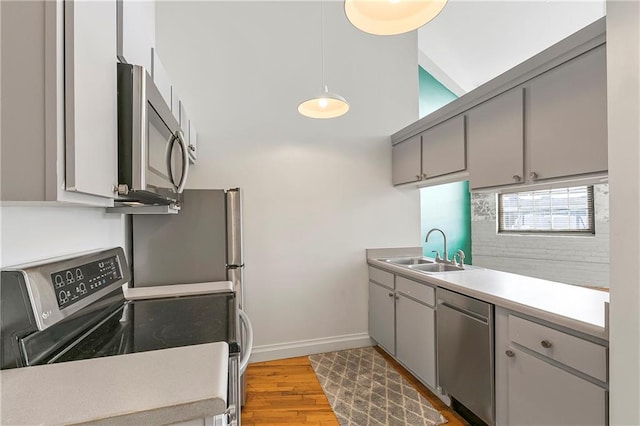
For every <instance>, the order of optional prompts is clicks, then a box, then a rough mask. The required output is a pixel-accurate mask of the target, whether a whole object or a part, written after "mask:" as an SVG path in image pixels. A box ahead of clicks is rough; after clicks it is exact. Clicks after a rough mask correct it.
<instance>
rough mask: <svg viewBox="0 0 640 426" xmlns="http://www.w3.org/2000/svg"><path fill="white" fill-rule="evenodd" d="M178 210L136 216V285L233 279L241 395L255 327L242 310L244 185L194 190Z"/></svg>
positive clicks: (242, 395) (133, 228) (186, 193)
mask: <svg viewBox="0 0 640 426" xmlns="http://www.w3.org/2000/svg"><path fill="white" fill-rule="evenodd" d="M181 204H182V208H181V210H180V212H179V213H178V214H169V215H132V226H131V237H132V238H131V244H132V247H131V253H132V259H131V261H132V272H133V280H132V287H134V288H137V287H151V286H163V285H175V284H196V283H206V282H215V281H231V282H232V283H233V288H234V291H235V292H236V300H237V301H238V305H239V306H238V308H239V311H238V313H239V318H238V333H239V336H240V347H241V350H242V356H241V359H242V361H241V364H240V375H241V380H240V388H241V390H240V398H241V405H244V401H245V397H246V385H245V381H244V370H245V369H246V366H247V363H248V360H249V357H250V355H251V348H252V346H253V331H252V327H251V321H250V320H249V318H248V317H247V316H246V314H244V312H243V311H242V309H243V297H242V290H243V279H242V272H243V268H244V262H243V260H242V197H241V191H240V189H239V188H234V189H229V190H212V189H189V190H185V191H184V192H183V193H182V200H181Z"/></svg>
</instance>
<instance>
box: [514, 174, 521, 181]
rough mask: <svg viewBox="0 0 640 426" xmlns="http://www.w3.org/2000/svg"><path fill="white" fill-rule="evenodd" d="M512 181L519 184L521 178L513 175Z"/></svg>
mask: <svg viewBox="0 0 640 426" xmlns="http://www.w3.org/2000/svg"><path fill="white" fill-rule="evenodd" d="M513 180H515V181H516V182H520V181H521V180H522V178H521V177H520V176H518V175H513Z"/></svg>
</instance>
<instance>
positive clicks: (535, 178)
mask: <svg viewBox="0 0 640 426" xmlns="http://www.w3.org/2000/svg"><path fill="white" fill-rule="evenodd" d="M529 177H530V178H531V180H537V179H538V174H537V173H536V172H531V173H529Z"/></svg>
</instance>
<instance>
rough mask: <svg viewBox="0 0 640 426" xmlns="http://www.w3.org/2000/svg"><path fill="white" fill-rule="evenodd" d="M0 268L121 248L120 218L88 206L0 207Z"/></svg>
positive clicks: (122, 229) (122, 239)
mask: <svg viewBox="0 0 640 426" xmlns="http://www.w3.org/2000/svg"><path fill="white" fill-rule="evenodd" d="M0 232H1V233H0V266H10V265H16V264H19V263H25V262H30V261H33V260H40V259H46V258H49V257H55V256H61V255H66V254H71V253H78V252H82V251H88V250H96V249H100V248H107V247H114V246H121V247H124V216H122V215H114V214H107V213H105V209H104V208H90V207H22V206H21V207H13V206H12V207H7V206H2V207H0Z"/></svg>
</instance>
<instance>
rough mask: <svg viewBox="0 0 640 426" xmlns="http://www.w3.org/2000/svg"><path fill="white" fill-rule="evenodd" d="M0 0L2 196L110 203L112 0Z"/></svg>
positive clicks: (113, 169) (113, 173)
mask: <svg viewBox="0 0 640 426" xmlns="http://www.w3.org/2000/svg"><path fill="white" fill-rule="evenodd" d="M0 7H1V8H2V12H1V16H2V37H1V38H0V39H1V43H2V48H1V52H2V77H3V78H2V167H1V169H2V179H1V181H2V191H1V193H2V201H12V202H13V201H16V202H23V201H26V202H31V201H35V202H42V201H53V202H65V203H77V204H83V205H94V206H104V207H109V206H113V196H114V192H113V187H114V185H115V184H116V183H117V164H118V158H117V145H118V141H117V99H116V96H117V91H116V81H117V76H116V46H115V41H116V2H115V0H112V1H104V2H97V3H96V2H83V1H67V2H62V1H31V2H1V4H0ZM8 82H10V83H9V84H7V83H8ZM16 177H20V178H19V179H18V178H16Z"/></svg>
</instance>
